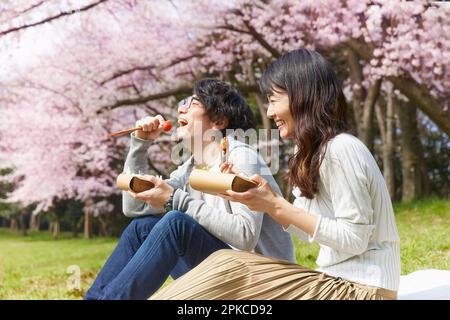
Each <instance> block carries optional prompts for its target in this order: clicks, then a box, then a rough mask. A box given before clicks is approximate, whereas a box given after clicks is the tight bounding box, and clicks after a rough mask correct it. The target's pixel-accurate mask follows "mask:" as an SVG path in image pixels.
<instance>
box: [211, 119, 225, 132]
mask: <svg viewBox="0 0 450 320" xmlns="http://www.w3.org/2000/svg"><path fill="white" fill-rule="evenodd" d="M227 126H228V119H227V118H225V117H224V118H223V119H220V120H218V121H216V122H214V125H213V129H215V130H223V129H225V128H226V127H227Z"/></svg>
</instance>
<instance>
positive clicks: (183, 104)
mask: <svg viewBox="0 0 450 320" xmlns="http://www.w3.org/2000/svg"><path fill="white" fill-rule="evenodd" d="M194 100H197V101H198V102H200V103H201V101H200V99H199V98H197V97H194V96H190V97H187V98H184V99H183V100H181V101H180V102H178V108H185V109H189V108H190V107H191V104H192V101H194Z"/></svg>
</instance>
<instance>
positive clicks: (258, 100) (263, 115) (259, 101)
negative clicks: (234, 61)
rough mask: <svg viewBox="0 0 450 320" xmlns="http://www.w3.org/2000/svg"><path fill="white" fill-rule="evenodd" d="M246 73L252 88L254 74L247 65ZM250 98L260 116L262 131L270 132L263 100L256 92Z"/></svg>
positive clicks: (250, 66) (254, 81) (255, 84)
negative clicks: (253, 100) (252, 99)
mask: <svg viewBox="0 0 450 320" xmlns="http://www.w3.org/2000/svg"><path fill="white" fill-rule="evenodd" d="M247 73H248V78H249V80H250V84H251V85H252V86H255V87H256V86H257V83H256V79H255V74H254V73H253V68H252V65H251V64H249V65H248V66H247ZM252 96H253V98H255V102H256V106H257V107H258V110H259V113H260V114H261V120H262V124H263V127H264V129H266V130H270V128H271V127H272V126H271V125H270V120H269V118H267V110H266V107H265V106H264V101H263V98H262V97H261V95H260V94H259V93H258V92H254V93H252Z"/></svg>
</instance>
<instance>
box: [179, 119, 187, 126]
mask: <svg viewBox="0 0 450 320" xmlns="http://www.w3.org/2000/svg"><path fill="white" fill-rule="evenodd" d="M178 124H179V125H180V127H184V126H185V125H187V124H188V122H187V120H185V119H182V118H178Z"/></svg>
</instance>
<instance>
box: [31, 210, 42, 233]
mask: <svg viewBox="0 0 450 320" xmlns="http://www.w3.org/2000/svg"><path fill="white" fill-rule="evenodd" d="M40 225H41V215H40V214H33V213H32V214H31V215H30V230H32V231H39V229H40Z"/></svg>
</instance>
